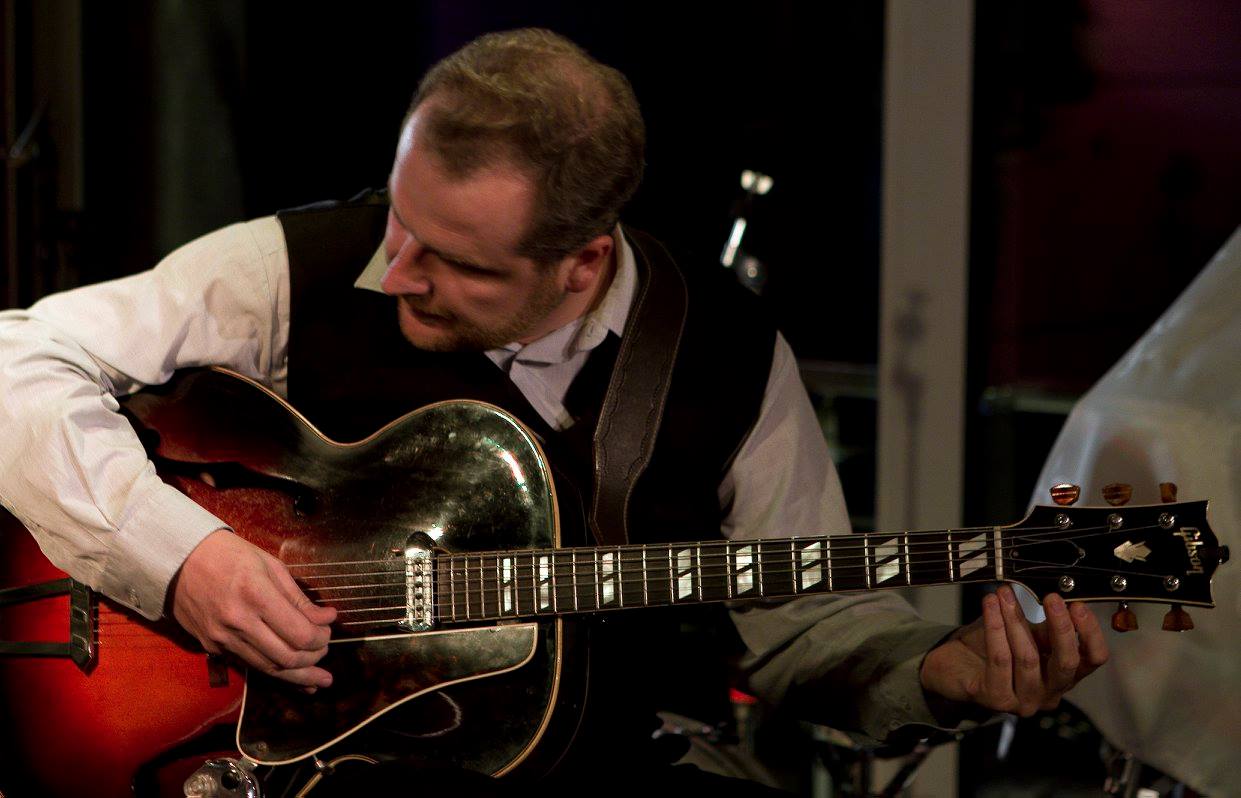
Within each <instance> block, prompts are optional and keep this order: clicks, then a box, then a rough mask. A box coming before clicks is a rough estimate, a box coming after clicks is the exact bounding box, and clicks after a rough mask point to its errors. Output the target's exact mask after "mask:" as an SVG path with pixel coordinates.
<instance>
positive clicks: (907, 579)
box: [901, 532, 913, 585]
mask: <svg viewBox="0 0 1241 798" xmlns="http://www.w3.org/2000/svg"><path fill="white" fill-rule="evenodd" d="M901 538H902V539H903V540H904V541H905V584H907V585H912V584H913V576H912V575H911V574H910V573H909V533H908V532H906V533H905V534H903V535H902V536H901Z"/></svg>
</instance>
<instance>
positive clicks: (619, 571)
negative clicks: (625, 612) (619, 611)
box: [615, 546, 625, 607]
mask: <svg viewBox="0 0 1241 798" xmlns="http://www.w3.org/2000/svg"><path fill="white" fill-rule="evenodd" d="M615 565H616V569H615V571H616V596H617V598H616V601H617V603H618V604H619V605H620V606H622V607H624V606H625V571H624V566H622V565H621V550H620V546H617V547H616V563H615Z"/></svg>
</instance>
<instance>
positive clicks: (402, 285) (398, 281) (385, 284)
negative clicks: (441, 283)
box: [380, 236, 432, 296]
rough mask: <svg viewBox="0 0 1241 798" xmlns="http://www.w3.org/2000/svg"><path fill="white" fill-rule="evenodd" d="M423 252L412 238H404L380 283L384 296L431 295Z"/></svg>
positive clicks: (429, 279)
mask: <svg viewBox="0 0 1241 798" xmlns="http://www.w3.org/2000/svg"><path fill="white" fill-rule="evenodd" d="M425 252H426V251H425V249H424V248H423V247H422V246H421V245H420V244H419V243H418V242H417V241H416V240H415V239H414V237H413V236H406V237H405V240H404V241H403V242H402V243H401V246H400V248H399V249H398V250H397V252H396V256H395V257H393V258H391V259H390V260H389V261H388V270H387V271H386V272H384V276H383V279H382V280H381V281H380V286H381V287H382V288H383V290H384V293H385V294H392V295H399V294H415V295H418V296H427V295H429V294H430V293H431V288H432V284H431V276H430V274H429V273H428V271H427V269H426V266H425V264H426V261H427V258H425V257H423V256H424V255H425Z"/></svg>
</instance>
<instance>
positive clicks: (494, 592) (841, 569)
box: [99, 524, 1163, 638]
mask: <svg viewBox="0 0 1241 798" xmlns="http://www.w3.org/2000/svg"><path fill="white" fill-rule="evenodd" d="M1155 528H1157V525H1154V524H1152V525H1147V526H1140V527H1129V528H1127V529H1113V528H1111V527H1103V526H1099V527H1084V528H1080V529H1079V530H1075V531H1074V533H1073V534H1069V535H1064V534H1063V532H1064V530H1062V529H1060V528H1059V527H1041V528H1030V529H1028V530H1024V531H1023V532H1022V533H1021V534H1017V535H1009V536H1007V537H1004V538H1001V542H1000V545H999V547H998V548H999V549H1000V550H1001V552H1004V553H1007V552H1008V551H1009V550H1011V549H1015V548H1016V547H1017V546H1020V545H1028V544H1030V543H1031V542H1034V543H1039V542H1045V540H1044V538H1046V537H1048V536H1051V535H1057V534H1058V535H1059V540H1062V541H1073V540H1080V539H1085V538H1088V537H1097V536H1100V535H1108V534H1118V533H1119V534H1129V533H1133V532H1138V531H1145V530H1150V529H1155ZM1004 529H1005V528H1002V527H1001V528H997V527H965V528H961V529H952V530H943V531H928V532H911V533H896V534H894V535H888V534H884V535H882V540H883V541H885V542H887V541H898V540H901V539H902V538H904V539H907V538H910V537H914V538H925V537H929V536H934V537H935V538H936V540H935V541H929V542H922V541H919V542H918V543H917V544H909V543H906V544H905V545H904V546H903V548H904V549H905V552H906V560H905V561H906V571H907V573H908V575H909V576H910V577H913V576H914V575H915V574H917V573H919V572H922V573H928V572H929V573H931V574H935V575H938V574H939V573H941V570H940V566H942V565H945V564H950V565H956V566H959V565H960V564H961V563H963V562H966V561H968V560H970V559H972V558H973V557H975V556H977V555H979V554H982V553H984V552H987V551H989V550H993V549H994V548H996V547H995V546H994V544H990V545H989V544H986V543H980V542H977V541H974V540H972V539H971V540H965V541H952V540H951V536H952V535H953V534H956V533H962V532H971V531H993V530H994V531H1001V532H1002V531H1003V530H1004ZM875 537H879V536H878V535H874V534H871V535H867V536H865V537H862V536H859V539H852V538H849V537H846V536H833V537H831V538H827V539H818V540H816V539H815V538H809V539H810V540H812V541H816V542H821V541H822V540H828V541H829V543H828V545H829V549H840V553H839V554H835V553H832V554H831V556H830V558H828V557H818V558H815V559H805V560H798V564H796V565H794V564H792V563H790V565H789V566H786V567H776V568H772V567H771V566H768V567H765V568H762V569H761V574H760V573H759V572H755V574H754V575H759V576H760V577H761V576H770V577H782V576H787V575H789V574H794V573H798V572H804V571H805V570H807V569H814V568H816V567H820V568H821V567H822V566H823V564H825V563H827V564H828V566H829V569H830V571H831V573H832V576H833V577H835V576H837V575H838V574H839V578H840V579H841V581H846V580H848V579H849V578H850V577H852V578H853V579H856V577H857V572H858V571H859V569H862V574H863V575H865V573H866V569H870V570H876V571H878V570H880V569H882V568H883V567H884V563H883V562H871V560H872V559H873V557H872V554H873V553H879V552H876V548H877V547H876V545H875V543H874V542H873V538H875ZM803 540H807V538H792V539H784V540H780V541H778V543H777V542H776V541H771V540H761V539H760V540H755V541H753V543H754V544H759V543H761V544H765V545H772V544H773V543H777V545H778V544H786V545H789V547H790V548H789V550H788V552H787V553H788V554H789V557H790V559H792V558H793V556H794V555H796V554H799V553H801V551H804V549H803V550H796V549H794V548H792V547H793V546H795V545H796V543H797V542H800V541H803ZM953 542H955V543H956V544H957V546H956V548H957V549H958V554H956V555H950V556H948V557H946V558H935V559H925V558H924V559H922V560H919V561H916V562H914V561H912V559H911V558H912V554H913V552H912V550H913V549H915V548H916V549H926V548H933V549H935V550H936V551H939V550H942V548H943V546H944V545H951V543H953ZM963 543H965V544H968V543H975V544H976V545H975V546H974V547H972V548H971V549H963V548H962V544H963ZM749 545H752V544H751V542H750V541H709V542H703V543H693V544H687V543H679V544H678V543H670V544H658V545H656V546H633V547H616V548H614V549H613V548H609V549H606V550H605V549H603V548H582V549H535V550H509V551H497V552H478V553H473V552H464V553H460V554H449V555H438V557H437V559H438V561H439V562H440V563H444V562H445V561H447V563H448V568H449V569H451V568H452V565H453V564H455V563H456V562H463V563H464V565H463V567H462V570H461V571H460V573H461V574H462V578H463V579H464V580H466V581H467V586H468V583H469V582H472V581H473V580H474V579H475V578H477V580H478V582H479V587H478V589H476V590H473V589H471V590H469V591H468V592H469V593H470V594H471V596H467V595H466V592H467V586H463V588H462V594H461V596H460V599H461V601H457V598H458V597H457V595H456V593H455V590H446V589H445V587H444V585H443V584H442V582H443V579H444V577H445V575H446V574H444V573H442V572H441V573H440V574H439V576H440V580H441V585H440V586H439V588H438V589H437V590H436V593H435V597H434V600H433V602H432V608H433V609H435V610H443V609H445V608H446V607H447V608H451V611H452V615H453V618H455V616H456V614H457V612H456V610H457V608H458V606H459V605H461V608H462V610H465V609H466V608H465V606H464V604H465V602H468V599H469V598H470V597H472V596H473V595H477V596H478V598H479V604H481V605H482V606H481V607H480V608H479V612H481V613H483V614H481V615H476V613H474V612H473V609H474V608H473V607H470V608H469V609H470V611H469V612H468V613H465V612H463V614H466V620H485V619H488V618H505V617H513V616H514V615H529V616H535V617H537V616H538V615H539V614H540V613H539V609H540V608H537V607H536V608H534V609H531V610H526V611H524V612H522V611H520V604H522V603H526V604H528V603H530V602H531V601H532V600H533V599H534V598H535V597H537V596H538V595H539V588H540V587H543V586H546V587H547V588H548V589H549V590H550V591H551V593H552V594H555V593H557V592H563V589H564V588H565V587H567V586H563V585H557V584H556V582H555V579H556V578H557V577H559V578H560V579H564V578H565V577H566V576H568V577H570V578H572V577H574V576H575V575H576V576H578V577H582V578H584V579H586V580H587V583H588V585H587V586H588V590H587V596H586V598H587V599H589V598H590V595H589V594H590V593H597V592H598V590H599V589H601V588H605V587H607V586H611V587H613V588H615V592H613V594H612V595H613V596H614V597H615V599H614V601H615V604H613V600H609V601H608V602H606V603H607V604H609V605H612V606H613V607H614V608H621V607H623V606H625V605H623V603H622V602H623V596H624V593H625V589H626V588H628V589H629V591H630V592H632V591H634V590H635V589H638V588H642V589H643V591H644V602H643V604H644V605H646V604H649V601H648V600H647V599H649V592H650V588H651V586H652V584H654V585H655V586H656V588H657V591H658V590H662V589H665V588H666V589H667V590H668V593H667V595H668V599H667V601H668V603H669V604H676V603H677V598H678V597H674V596H673V594H672V592H671V589H672V583H673V582H676V581H679V579H680V578H681V577H683V576H685V575H687V572H682V573H679V574H678V573H669V574H667V575H665V574H664V568H663V567H662V565H659V566H655V567H654V568H653V569H652V567H651V566H652V564H651V563H650V562H647V561H646V558H644V557H637V558H634V557H629V558H626V557H625V556H624V554H625V553H634V552H638V553H642V552H644V551H645V552H651V551H655V552H657V553H658V554H659V555H660V556H662V553H663V551H664V550H665V546H666V547H667V551H668V561H669V567H670V568H679V566H680V564H679V563H677V562H675V561H674V560H673V555H672V552H673V551H674V550H676V549H678V548H681V549H684V548H689V547H692V548H695V549H697V550H698V556H697V557H696V558H691V560H692V559H697V560H698V564H697V566H692V565H691V569H694V570H701V569H702V568H704V567H706V568H713V567H716V568H718V567H720V565H721V564H726V561H727V559H729V557H730V555H731V559H732V560H733V561H734V564H735V563H736V560H737V551H736V548H744V547H747V546H749ZM730 546H731V547H733V549H732V550H731V551H727V550H726V551H724V552H722V553H720V552H712V551H711V550H712V549H720V548H725V549H727V547H730ZM868 546H869V547H870V549H871V553H867V551H866V549H867V547H868ZM890 547H891V548H897V549H898V550H899V548H902V547H901V546H900V544H891V543H890V544H888V545H885V546H884V548H885V549H887V548H890ZM703 549H706V551H705V552H704V551H703ZM527 552H528V553H527ZM543 552H546V554H543ZM575 552H582V553H587V552H588V553H589V554H590V557H589V559H587V557H586V556H584V557H583V560H582V562H581V563H561V565H562V566H563V565H570V566H576V565H587V566H588V570H587V571H585V572H583V571H581V570H580V569H578V570H577V573H576V574H574V573H573V572H572V571H571V572H570V573H569V574H564V573H556V570H557V569H556V567H555V566H552V567H550V568H548V569H547V572H548V575H549V577H551V580H552V581H550V582H538V581H536V574H537V573H538V570H539V568H538V565H537V563H536V562H534V561H533V558H535V557H537V556H544V557H546V556H550V555H555V556H556V557H557V559H563V555H565V554H570V556H573V553H575ZM851 552H857V553H859V554H857V555H854V556H848V553H851ZM608 553H615V554H617V555H618V556H617V557H616V558H615V559H613V560H612V563H613V564H614V565H616V566H619V567H618V568H617V571H616V572H615V576H616V578H615V579H602V580H600V577H603V576H605V575H604V574H602V573H601V572H600V571H599V570H598V569H599V566H600V562H596V561H595V559H594V556H593V555H595V554H608ZM772 553H773V552H762V553H761V554H760V553H756V554H754V555H750V556H752V557H755V559H758V558H760V557H761V558H767V557H770V555H771V554H772ZM780 553H781V554H783V553H785V552H780ZM895 556H897V557H899V556H900V554H899V552H898V554H897V555H895ZM527 557H528V558H531V562H530V563H529V564H528V565H527V564H525V563H523V562H522V561H521V560H522V559H525V558H527ZM487 558H493V559H494V560H495V562H493V563H485V562H484V560H485V559H487ZM500 558H504V559H509V560H512V565H511V566H510V567H511V568H512V581H510V582H501V581H499V579H500V573H498V571H499V569H498V568H492V567H490V566H493V565H497V564H498V560H499V559H500ZM474 559H477V560H478V565H477V577H475V576H474V574H473V572H472V571H473V569H474V568H475V566H473V565H472V563H471V561H472V560H474ZM858 559H862V560H865V561H866V562H864V563H860V564H854V563H850V562H849V561H850V560H858ZM720 561H723V562H720ZM385 562H392V560H355V561H344V562H340V563H330V562H329V563H304V564H298V565H297V566H293V567H303V568H308V567H316V566H317V567H325V566H329V565H336V564H374V563H380V564H382V563H385ZM1004 562H1005V563H1008V564H1009V565H1010V567H1013V566H1015V567H1016V568H1017V572H1027V571H1029V570H1034V569H1042V568H1073V569H1075V570H1079V571H1102V572H1110V570H1111V569H1107V568H1102V567H1098V566H1082V565H1067V564H1065V563H1059V562H1054V561H1047V560H1034V559H1030V558H1023V557H1012V556H1009V557H1006V558H1005V560H1004ZM639 563H642V564H643V566H644V567H645V570H646V574H645V578H643V577H642V576H641V575H636V576H635V575H633V574H632V573H630V574H626V573H624V572H623V566H625V565H626V564H628V565H630V567H631V570H632V567H633V566H635V565H637V564H639ZM756 565H757V563H756ZM896 567H897V569H898V573H899V567H900V566H899V565H898V566H896ZM441 570H443V569H441ZM493 571H495V573H493ZM403 572H404V567H400V568H393V569H382V570H372V571H361V572H358V571H353V572H343V573H339V574H307V575H304V576H302V577H301V580H303V581H304V580H305V579H315V578H319V579H327V578H356V577H359V576H388V575H389V574H393V573H403ZM742 573H743V574H744V573H745V572H742ZM1129 573H1130V574H1132V575H1138V576H1151V577H1155V578H1160V577H1162V576H1163V575H1162V574H1154V573H1145V572H1137V573H1135V572H1133V571H1129ZM728 576H729V575H728V574H726V573H725V574H710V575H707V576H705V577H703V576H702V575H701V574H700V579H699V584H700V587H699V589H698V590H696V591H691V592H692V593H697V594H698V596H699V597H701V596H702V588H701V583H702V582H703V581H704V580H705V579H713V580H718V579H727V577H728ZM732 576H733V578H734V579H735V577H736V576H737V574H736V573H734V574H732ZM492 579H495V580H497V581H491V580H492ZM885 581H886V580H885ZM954 581H957V582H962V583H965V582H976V581H993V580H992V579H991V578H990V577H973V576H970V575H968V574H966V575H963V576H962V577H960V578H958V579H957V580H954ZM526 582H529V584H528V585H527V584H526ZM665 582H666V583H667V584H666V585H665V584H664V583H665ZM792 582H793V580H790V587H793V589H794V591H796V590H797V588H796V586H795V585H793V584H792ZM821 582H822V579H819V580H817V581H816V582H815V585H818V584H819V583H821ZM488 583H490V584H491V585H494V587H491V586H488ZM596 583H597V584H596ZM892 586H893V587H897V586H899V585H895V584H894V585H892ZM404 587H405V585H404V581H403V580H402V581H398V582H370V583H364V584H360V585H344V586H342V585H324V586H321V587H318V588H314V587H309V589H310V590H313V591H314V592H317V593H322V592H323V591H329V590H343V589H362V590H365V589H375V588H379V589H385V588H386V589H398V590H401V592H396V593H380V594H370V595H364V596H352V597H333V598H331V599H330V600H327V601H324V600H320V601H319V602H317V603H323V604H327V603H329V602H346V601H378V600H382V599H388V598H399V597H404V596H405V593H404V591H403V588H404ZM580 587H581V586H580V585H575V586H574V587H573V588H570V590H572V591H573V592H574V593H578V594H580V592H581V591H580ZM879 587H884V586H882V585H880V586H879ZM592 588H593V589H592ZM752 589H753V588H750V589H749V590H747V591H746V592H747V593H749V591H750V590H752ZM851 589H862V586H861V585H858V586H857V587H856V588H851ZM803 590H804V588H803ZM812 592H821V591H812ZM505 594H509V595H511V598H512V599H513V601H514V604H513V609H512V610H511V611H505V610H501V609H500V606H499V605H500V603H501V598H502V597H504V596H505ZM794 595H797V593H796V592H795V593H794ZM747 597H749V596H747ZM488 598H490V599H491V600H490V601H487V599H488ZM522 598H525V599H526V601H525V602H522V601H521V599H522ZM559 598H560V596H558V595H557V596H556V599H559ZM570 598H572V596H570ZM679 598H680V599H684V598H687V596H684V595H682V596H680V597H679ZM729 598H730V597H721V598H720V599H719V600H728V599H729ZM731 598H736V596H732V597H731ZM699 600H702V599H701V598H699ZM487 604H492V605H493V606H495V607H496V612H495V614H491V613H488V612H487V609H486V605H487ZM598 604H599V602H598V601H596V606H595V607H594V608H590V609H584V610H580V611H581V612H592V611H599V610H606V609H608V608H609V607H607V606H598ZM628 606H629V607H632V606H634V605H632V604H631V605H628ZM99 609H100V612H101V613H102V614H103V615H104V618H107V619H108V620H109V621H113V620H125V621H128V622H129V623H130V624H132V625H134V626H135V627H137V628H140V629H141V630H142V631H143V632H145V633H146V634H148V635H150V636H152V638H157V635H158V633H157V632H154V631H150V630H148V629H146V628H145V627H141V626H140V625H139V624H138V623H137V622H136V621H133V620H131V616H130V615H129V614H128V613H127V611H125V610H114V609H112V608H110V607H107V606H106V605H100V607H99ZM404 609H405V606H404V605H399V606H383V607H363V608H356V609H344V610H339V613H344V614H348V613H367V612H369V613H376V612H386V611H389V610H404ZM542 609H543V610H544V613H543V614H548V613H547V611H546V610H547V608H546V607H543V608H542ZM567 612H568V610H558V614H563V613H567ZM441 614H442V613H441ZM113 616H115V617H113ZM101 620H102V619H101ZM400 620H403V619H376V620H367V621H360V622H355V623H362V624H376V625H379V624H384V623H394V622H396V621H400ZM440 620H441V622H451V619H448V618H445V617H441V618H440Z"/></svg>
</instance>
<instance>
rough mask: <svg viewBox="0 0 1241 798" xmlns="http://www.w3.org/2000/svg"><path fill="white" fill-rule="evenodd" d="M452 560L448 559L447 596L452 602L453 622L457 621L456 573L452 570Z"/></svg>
mask: <svg viewBox="0 0 1241 798" xmlns="http://www.w3.org/2000/svg"><path fill="white" fill-rule="evenodd" d="M453 565H455V563H454V562H453V558H452V557H449V558H448V596H449V599H450V601H452V614H453V622H455V621H457V572H455V571H454V570H453Z"/></svg>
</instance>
